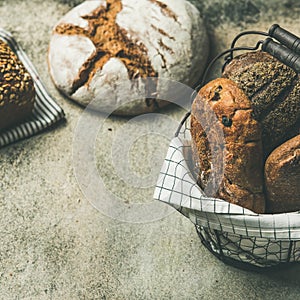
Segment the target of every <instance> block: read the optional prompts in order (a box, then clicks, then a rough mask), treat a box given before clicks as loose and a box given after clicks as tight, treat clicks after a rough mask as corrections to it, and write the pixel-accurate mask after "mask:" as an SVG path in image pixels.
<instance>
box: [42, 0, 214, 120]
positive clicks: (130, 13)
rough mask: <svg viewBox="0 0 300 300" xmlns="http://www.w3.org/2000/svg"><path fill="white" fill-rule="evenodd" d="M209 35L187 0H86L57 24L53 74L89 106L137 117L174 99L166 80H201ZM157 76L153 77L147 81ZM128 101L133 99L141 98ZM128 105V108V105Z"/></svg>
mask: <svg viewBox="0 0 300 300" xmlns="http://www.w3.org/2000/svg"><path fill="white" fill-rule="evenodd" d="M207 54H208V39H207V35H206V31H205V28H204V25H203V21H202V19H201V17H200V13H199V12H198V10H197V9H196V8H195V7H194V6H193V5H192V4H191V3H189V2H188V1H185V0H139V1H136V0H106V1H105V0H95V1H85V2H83V3H82V4H80V5H78V6H77V7H75V8H74V9H72V10H71V11H70V12H69V13H67V14H66V15H65V16H64V17H63V18H62V20H60V21H59V22H58V24H57V25H56V26H55V28H54V30H53V34H52V38H51V41H50V45H49V56H48V57H49V70H50V74H51V77H52V79H53V81H54V83H55V85H56V86H57V87H58V89H59V90H61V91H62V92H63V93H64V94H66V95H67V96H68V97H69V98H71V99H73V100H75V101H76V102H77V103H80V104H82V105H84V106H86V105H88V104H89V103H90V102H91V101H93V100H94V104H95V105H94V106H95V108H96V109H98V110H101V111H105V112H111V111H112V110H115V109H116V106H117V107H118V109H117V110H115V111H114V113H115V114H119V115H135V114H139V113H143V112H150V111H154V110H156V109H157V108H158V107H160V106H163V105H165V104H166V102H165V101H163V100H169V99H163V100H161V98H160V97H159V96H160V95H165V94H166V93H167V91H168V90H169V88H170V85H168V83H167V82H166V81H162V82H161V84H159V82H158V81H157V80H156V78H157V77H158V78H164V79H168V80H175V81H179V82H182V83H185V84H188V85H189V86H192V85H194V84H195V83H196V82H197V80H198V79H199V77H200V76H201V73H202V71H203V68H204V66H205V62H206V58H207ZM151 77H155V79H153V80H146V79H147V78H151ZM136 99H137V101H133V102H131V103H126V105H124V102H128V101H130V100H136ZM123 105H124V106H123Z"/></svg>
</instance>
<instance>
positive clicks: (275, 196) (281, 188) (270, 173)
mask: <svg viewBox="0 0 300 300" xmlns="http://www.w3.org/2000/svg"><path fill="white" fill-rule="evenodd" d="M299 183H300V135H297V136H296V137H294V138H292V139H290V140H288V141H287V142H285V143H284V144H282V145H280V146H279V147H277V148H276V149H275V150H274V151H273V152H272V153H271V154H270V156H269V157H268V159H267V161H266V164H265V185H266V191H267V197H268V200H267V212H269V213H283V212H291V211H297V210H300V184H299Z"/></svg>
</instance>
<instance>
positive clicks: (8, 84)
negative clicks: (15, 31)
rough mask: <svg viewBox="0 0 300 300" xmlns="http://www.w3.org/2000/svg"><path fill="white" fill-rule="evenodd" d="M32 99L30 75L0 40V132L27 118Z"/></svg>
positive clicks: (33, 91)
mask: <svg viewBox="0 0 300 300" xmlns="http://www.w3.org/2000/svg"><path fill="white" fill-rule="evenodd" d="M34 98H35V90H34V85H33V81H32V78H31V76H30V74H29V73H28V72H27V71H26V69H25V67H24V66H23V64H22V63H21V61H20V60H19V59H18V58H17V56H16V55H15V54H14V53H13V52H12V50H11V49H10V48H9V46H8V45H7V44H6V43H5V42H3V41H2V40H0V130H3V129H5V128H8V127H10V126H12V125H14V124H16V123H19V122H21V121H22V120H23V119H25V118H26V117H28V116H29V115H30V113H31V111H32V109H33V105H34Z"/></svg>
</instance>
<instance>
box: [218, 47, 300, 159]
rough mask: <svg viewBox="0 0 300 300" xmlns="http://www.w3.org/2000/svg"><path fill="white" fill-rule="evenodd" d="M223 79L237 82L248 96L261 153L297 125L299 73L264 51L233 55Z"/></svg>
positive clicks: (268, 150)
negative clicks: (257, 125)
mask: <svg viewBox="0 0 300 300" xmlns="http://www.w3.org/2000/svg"><path fill="white" fill-rule="evenodd" d="M223 77H224V78H228V79H231V80H233V81H234V82H236V83H237V85H238V86H239V88H240V89H242V90H243V91H244V93H245V94H246V96H247V97H248V98H249V99H250V101H251V104H252V109H253V117H254V118H255V119H256V120H257V121H259V122H260V123H261V128H262V141H263V147H264V156H265V157H267V156H268V154H269V153H270V152H271V151H272V150H273V149H274V148H276V147H277V146H279V145H280V144H281V143H283V142H284V141H286V140H287V139H289V138H290V137H291V136H292V134H293V132H294V131H295V130H297V128H299V121H300V102H299V99H300V80H299V75H297V73H296V72H294V71H293V70H292V69H291V68H289V67H287V66H286V65H284V64H283V63H281V62H279V61H278V60H277V59H275V58H273V57H272V56H270V55H269V54H267V53H265V52H261V51H258V52H248V53H245V54H242V55H240V56H237V57H235V58H234V59H233V60H232V61H231V62H230V63H229V64H228V65H227V66H226V68H225V71H224V73H223Z"/></svg>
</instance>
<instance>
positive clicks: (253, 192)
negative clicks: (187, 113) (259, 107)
mask: <svg viewBox="0 0 300 300" xmlns="http://www.w3.org/2000/svg"><path fill="white" fill-rule="evenodd" d="M203 103H205V104H207V105H208V107H209V108H210V109H211V110H212V112H214V113H215V115H216V117H217V119H218V121H219V122H218V123H219V125H220V126H221V129H222V131H223V133H224V142H225V144H224V145H222V142H221V144H219V143H220V141H218V140H214V141H212V143H211V144H209V141H208V138H207V136H208V134H209V133H210V130H211V126H209V124H205V122H206V121H207V120H208V119H209V118H211V116H210V115H211V112H209V111H207V110H206V111H203ZM252 113H253V110H252V108H251V102H250V100H249V99H248V98H247V97H246V95H245V94H244V93H243V92H242V91H241V90H240V89H239V88H238V86H237V84H236V83H234V82H233V81H231V80H229V79H225V78H219V79H216V80H213V81H211V82H210V83H208V84H207V85H205V86H204V87H203V88H202V89H201V90H200V92H199V95H198V97H197V98H196V100H195V101H194V103H193V105H192V115H191V135H192V152H193V157H194V161H195V162H196V165H197V166H198V167H199V169H200V172H199V176H198V183H199V185H200V186H201V187H202V188H203V189H205V187H206V184H207V183H208V180H209V177H210V175H211V173H212V169H214V170H215V169H218V168H219V166H215V165H212V151H216V149H217V148H219V149H223V166H224V167H223V172H224V175H223V178H222V181H221V184H220V187H219V189H218V190H217V192H216V193H215V194H211V195H208V196H213V197H218V198H221V199H224V200H226V201H228V202H230V203H234V204H237V205H240V206H242V207H245V208H248V209H250V210H252V211H254V212H257V213H263V212H264V211H265V197H264V193H263V159H262V143H261V129H260V125H259V123H258V122H257V121H256V120H255V119H254V118H253V117H252ZM203 124H204V125H203ZM212 136H215V134H213V135H212Z"/></svg>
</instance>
